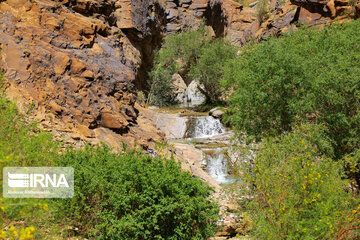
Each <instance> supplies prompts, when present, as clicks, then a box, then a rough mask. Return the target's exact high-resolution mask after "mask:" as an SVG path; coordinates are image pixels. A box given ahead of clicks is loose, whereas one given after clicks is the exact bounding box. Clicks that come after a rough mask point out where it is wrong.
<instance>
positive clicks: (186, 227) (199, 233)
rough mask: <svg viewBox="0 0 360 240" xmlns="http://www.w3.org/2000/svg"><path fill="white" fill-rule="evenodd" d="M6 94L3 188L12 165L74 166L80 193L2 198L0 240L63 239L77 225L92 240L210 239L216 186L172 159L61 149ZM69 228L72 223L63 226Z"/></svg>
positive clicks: (1, 123)
mask: <svg viewBox="0 0 360 240" xmlns="http://www.w3.org/2000/svg"><path fill="white" fill-rule="evenodd" d="M60 147H61V145H60V144H59V143H57V142H55V141H53V139H52V135H50V134H48V133H45V132H43V131H41V130H40V129H39V128H38V127H37V125H36V123H34V122H29V121H28V120H27V117H26V115H25V114H21V113H20V112H19V110H18V108H17V107H16V105H15V104H14V103H12V102H10V101H9V100H7V99H6V97H5V95H4V94H2V93H1V92H0V170H1V171H0V191H2V186H3V184H2V179H3V176H2V173H3V171H2V169H3V167H8V166H17V167H20V166H38V167H43V166H61V167H64V166H72V167H74V168H75V196H74V198H72V199H65V200H41V199H21V198H19V199H10V198H2V197H0V239H14V240H15V239H16V240H18V239H48V238H50V236H51V238H54V239H60V238H63V237H67V235H69V234H70V233H69V231H65V230H64V229H62V228H64V227H66V228H67V229H70V228H72V227H73V226H79V227H80V229H81V234H83V235H82V236H86V237H90V238H91V239H94V238H97V239H204V238H206V237H208V236H211V235H213V234H214V225H213V223H214V221H216V219H217V213H218V209H217V206H216V204H215V203H214V202H212V201H210V200H208V196H209V194H210V193H211V189H210V188H209V187H208V186H207V185H206V184H205V183H203V182H201V181H200V180H198V179H193V178H192V177H191V176H190V174H189V173H187V172H182V171H181V169H180V167H179V164H177V163H175V162H174V161H173V160H167V159H161V158H152V157H150V156H148V155H144V154H141V153H140V152H136V151H130V152H128V153H126V154H116V153H110V149H109V148H107V147H99V148H91V147H87V148H85V149H83V150H74V149H63V148H62V149H61V148H60ZM64 225H65V226H64Z"/></svg>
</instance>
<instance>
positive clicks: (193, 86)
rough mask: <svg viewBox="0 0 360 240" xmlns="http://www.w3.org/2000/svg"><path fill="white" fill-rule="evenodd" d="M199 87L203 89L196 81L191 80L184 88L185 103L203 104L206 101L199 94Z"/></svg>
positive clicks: (202, 95)
mask: <svg viewBox="0 0 360 240" xmlns="http://www.w3.org/2000/svg"><path fill="white" fill-rule="evenodd" d="M199 87H201V88H204V87H203V86H202V85H201V84H200V83H199V82H198V81H195V80H193V81H192V82H191V83H190V84H189V86H188V87H187V88H186V100H187V102H197V103H199V104H200V103H203V102H205V100H206V97H205V95H204V94H202V93H201V91H200V90H199Z"/></svg>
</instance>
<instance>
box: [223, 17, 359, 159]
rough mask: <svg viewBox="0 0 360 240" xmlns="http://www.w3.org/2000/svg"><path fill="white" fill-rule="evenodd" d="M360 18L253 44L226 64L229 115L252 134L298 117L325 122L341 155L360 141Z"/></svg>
mask: <svg viewBox="0 0 360 240" xmlns="http://www.w3.org/2000/svg"><path fill="white" fill-rule="evenodd" d="M359 30H360V21H353V22H351V23H348V24H343V25H336V26H333V27H326V28H325V29H324V30H322V31H314V30H299V31H296V32H293V33H291V34H288V35H285V36H283V37H282V38H279V39H275V38H272V39H270V40H269V41H267V42H263V43H261V44H258V45H255V46H249V47H248V48H247V49H245V50H243V51H242V54H241V56H240V57H239V58H237V59H236V60H233V61H229V62H228V64H227V65H226V66H225V76H224V78H223V83H224V86H226V87H228V88H230V89H232V90H233V91H234V92H233V94H232V96H231V98H230V100H229V103H230V116H229V118H228V120H229V121H230V122H231V124H233V125H234V126H235V128H236V129H237V130H239V131H245V132H246V133H247V134H248V135H252V136H256V137H261V136H262V135H272V136H275V135H278V134H281V133H283V132H284V131H288V130H290V129H291V126H292V125H293V124H294V122H296V121H298V120H302V121H310V122H313V123H323V124H325V126H326V127H327V128H328V129H329V134H330V136H331V138H332V139H333V140H334V146H335V151H336V155H337V158H340V157H341V156H342V155H343V154H344V153H350V152H351V151H352V150H354V149H356V148H358V147H359V146H360V138H359V137H358V136H359V133H360V104H359V101H360V81H359V76H360V51H359V50H360V35H359V34H357V33H358V32H359Z"/></svg>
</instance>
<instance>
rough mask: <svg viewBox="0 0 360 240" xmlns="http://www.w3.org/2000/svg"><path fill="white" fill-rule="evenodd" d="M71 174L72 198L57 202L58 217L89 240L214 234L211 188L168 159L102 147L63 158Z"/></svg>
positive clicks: (213, 208) (214, 215)
mask: <svg viewBox="0 0 360 240" xmlns="http://www.w3.org/2000/svg"><path fill="white" fill-rule="evenodd" d="M59 164H60V165H62V166H72V167H74V169H75V196H74V197H73V198H72V199H64V200H59V203H58V204H59V206H60V209H61V212H62V213H64V214H65V217H66V218H68V219H72V220H74V223H78V224H80V226H79V227H80V228H81V229H82V230H83V231H84V232H86V233H87V235H88V236H89V237H90V238H96V239H205V238H206V237H209V236H211V235H212V234H213V231H214V227H213V222H214V221H215V220H216V218H217V212H218V210H217V207H216V205H215V204H214V203H212V202H211V201H209V200H207V197H208V196H209V194H210V192H211V191H210V188H209V187H207V186H206V185H205V184H204V183H203V182H201V181H200V180H197V179H193V178H192V177H191V176H190V174H189V173H187V172H182V171H181V170H180V166H179V164H177V163H175V162H174V161H173V160H166V159H161V158H152V157H150V156H148V155H144V154H142V153H140V152H136V151H131V152H128V153H125V154H122V155H119V154H115V153H111V152H110V151H109V149H108V148H107V147H99V148H91V147H87V148H85V149H84V150H80V151H71V152H69V153H67V154H65V155H63V156H62V159H61V160H60V162H59Z"/></svg>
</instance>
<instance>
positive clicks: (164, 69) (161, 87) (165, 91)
mask: <svg viewBox="0 0 360 240" xmlns="http://www.w3.org/2000/svg"><path fill="white" fill-rule="evenodd" d="M235 53H236V52H235V49H234V47H232V46H231V45H230V44H229V43H227V42H225V41H224V40H220V39H219V40H213V39H212V37H210V32H209V31H208V30H207V29H206V28H205V27H204V26H200V27H199V29H197V30H191V29H190V30H187V31H184V32H181V33H176V34H172V35H169V36H168V37H167V38H166V39H165V41H164V44H163V46H162V48H161V49H160V50H159V51H158V52H157V53H156V55H155V59H154V67H153V70H152V71H151V73H150V83H149V84H150V93H149V101H150V102H151V103H152V104H155V105H159V106H164V105H169V104H173V103H175V99H174V98H175V94H174V92H173V89H172V81H173V79H172V75H173V74H175V73H180V75H181V76H182V77H183V78H184V79H197V80H199V81H200V83H202V84H203V85H204V89H202V90H203V93H205V94H206V95H207V98H208V101H214V100H215V99H216V98H218V96H219V95H220V93H221V91H220V86H219V79H220V78H221V76H222V71H221V65H222V61H223V60H225V59H228V58H231V57H233V56H235ZM215 89H216V90H215ZM216 100H217V99H216Z"/></svg>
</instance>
